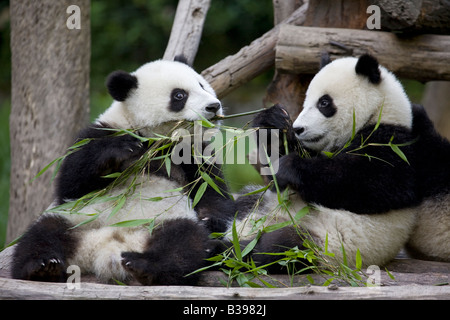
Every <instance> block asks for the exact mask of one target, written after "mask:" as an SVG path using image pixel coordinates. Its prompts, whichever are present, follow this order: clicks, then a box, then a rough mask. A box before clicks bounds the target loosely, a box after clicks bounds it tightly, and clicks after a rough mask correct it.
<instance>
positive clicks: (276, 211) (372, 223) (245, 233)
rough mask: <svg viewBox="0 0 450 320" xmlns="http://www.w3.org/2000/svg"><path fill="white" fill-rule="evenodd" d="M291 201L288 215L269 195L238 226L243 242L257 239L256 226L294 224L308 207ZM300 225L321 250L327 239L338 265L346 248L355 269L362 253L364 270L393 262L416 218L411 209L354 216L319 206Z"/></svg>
mask: <svg viewBox="0 0 450 320" xmlns="http://www.w3.org/2000/svg"><path fill="white" fill-rule="evenodd" d="M289 200H290V206H289V213H288V212H287V211H286V209H281V208H280V206H278V197H277V194H276V192H271V191H268V192H266V194H265V195H264V199H263V201H262V203H261V204H260V205H259V207H258V208H257V210H255V211H254V212H252V213H250V214H249V215H248V216H247V218H246V219H243V220H241V221H239V222H238V223H237V224H236V229H237V231H238V232H239V234H240V235H241V237H242V239H250V238H252V237H254V236H255V235H256V232H257V230H256V229H255V228H252V227H253V226H256V227H258V229H261V228H262V227H265V226H269V225H273V224H275V223H280V222H284V221H292V218H294V217H295V215H296V214H297V213H298V212H299V211H300V210H301V209H303V208H304V207H305V206H306V203H305V202H304V201H303V200H302V199H301V198H300V197H299V196H298V195H296V194H292V195H291V196H290V199H289ZM298 223H299V225H300V226H302V227H303V228H304V229H306V230H307V231H308V232H309V234H310V235H311V236H312V238H313V240H314V241H315V242H316V244H318V245H319V246H322V247H323V246H324V244H325V238H326V237H327V235H328V252H331V253H334V254H335V257H336V259H338V261H342V260H343V254H342V245H343V246H344V249H345V253H346V258H347V262H348V263H349V265H354V263H355V257H356V252H357V250H358V249H359V250H360V253H361V258H362V263H363V265H364V266H369V265H378V266H382V265H383V264H385V263H387V262H388V261H390V260H391V259H393V258H394V257H395V255H396V254H397V253H398V252H399V251H400V250H401V248H402V247H403V246H404V244H405V243H406V241H407V240H408V237H409V236H410V234H411V232H412V229H413V227H414V223H415V214H414V211H413V210H411V209H405V210H395V211H390V212H388V213H385V214H372V215H369V214H355V213H352V212H349V211H345V210H334V209H329V208H325V207H322V206H317V205H316V206H314V209H310V210H309V213H308V214H307V215H306V216H303V217H302V218H301V219H300V220H299V221H298ZM229 237H230V236H229Z"/></svg>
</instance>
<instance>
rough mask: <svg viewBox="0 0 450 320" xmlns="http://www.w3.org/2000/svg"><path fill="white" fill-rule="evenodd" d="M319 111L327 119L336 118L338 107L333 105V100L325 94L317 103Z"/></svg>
mask: <svg viewBox="0 0 450 320" xmlns="http://www.w3.org/2000/svg"><path fill="white" fill-rule="evenodd" d="M317 109H319V111H320V112H321V113H322V114H323V115H324V116H325V117H327V118H330V117H332V116H334V114H335V113H336V111H337V108H336V106H335V105H334V103H333V99H332V98H331V97H330V96H329V95H327V94H325V95H323V96H321V97H320V98H319V100H318V101H317Z"/></svg>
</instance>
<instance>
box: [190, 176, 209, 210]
mask: <svg viewBox="0 0 450 320" xmlns="http://www.w3.org/2000/svg"><path fill="white" fill-rule="evenodd" d="M207 187H208V183H207V182H203V183H202V184H201V186H200V187H199V188H198V190H197V193H196V194H195V197H194V202H193V203H192V207H193V208H195V206H196V205H197V203H198V202H199V201H200V200H201V199H202V197H203V194H204V193H205V191H206V188H207Z"/></svg>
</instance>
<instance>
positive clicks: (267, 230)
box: [263, 221, 292, 233]
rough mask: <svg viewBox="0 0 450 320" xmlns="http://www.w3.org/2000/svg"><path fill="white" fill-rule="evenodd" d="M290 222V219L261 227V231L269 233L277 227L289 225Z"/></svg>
mask: <svg viewBox="0 0 450 320" xmlns="http://www.w3.org/2000/svg"><path fill="white" fill-rule="evenodd" d="M291 223H292V222H291V221H285V222H280V223H276V224H273V225H270V226H267V227H265V228H264V229H263V232H265V233H270V232H273V231H276V230H278V229H281V228H284V227H286V226H288V225H290V224H291Z"/></svg>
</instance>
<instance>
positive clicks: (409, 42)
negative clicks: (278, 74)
mask: <svg viewBox="0 0 450 320" xmlns="http://www.w3.org/2000/svg"><path fill="white" fill-rule="evenodd" d="M336 44H338V45H336ZM343 47H345V48H347V50H345V49H343ZM448 48H450V36H443V35H430V34H424V35H418V36H414V37H408V38H400V37H397V36H396V35H395V34H393V33H389V32H375V31H364V30H353V29H342V28H315V27H298V26H291V25H283V26H281V27H280V33H279V38H278V42H277V46H276V54H275V64H276V68H277V69H279V70H281V71H283V72H289V73H298V74H314V73H316V72H317V71H318V69H319V60H320V54H321V52H323V51H328V52H329V53H330V56H331V58H332V59H336V58H339V57H343V56H348V55H353V56H359V55H362V54H364V53H369V54H372V55H374V56H375V57H377V59H378V60H379V62H380V63H381V64H382V65H384V66H385V67H386V68H388V69H389V70H391V71H392V72H394V73H395V74H396V75H397V76H399V77H404V78H409V79H416V80H419V81H428V80H450V51H449V50H448Z"/></svg>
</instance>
